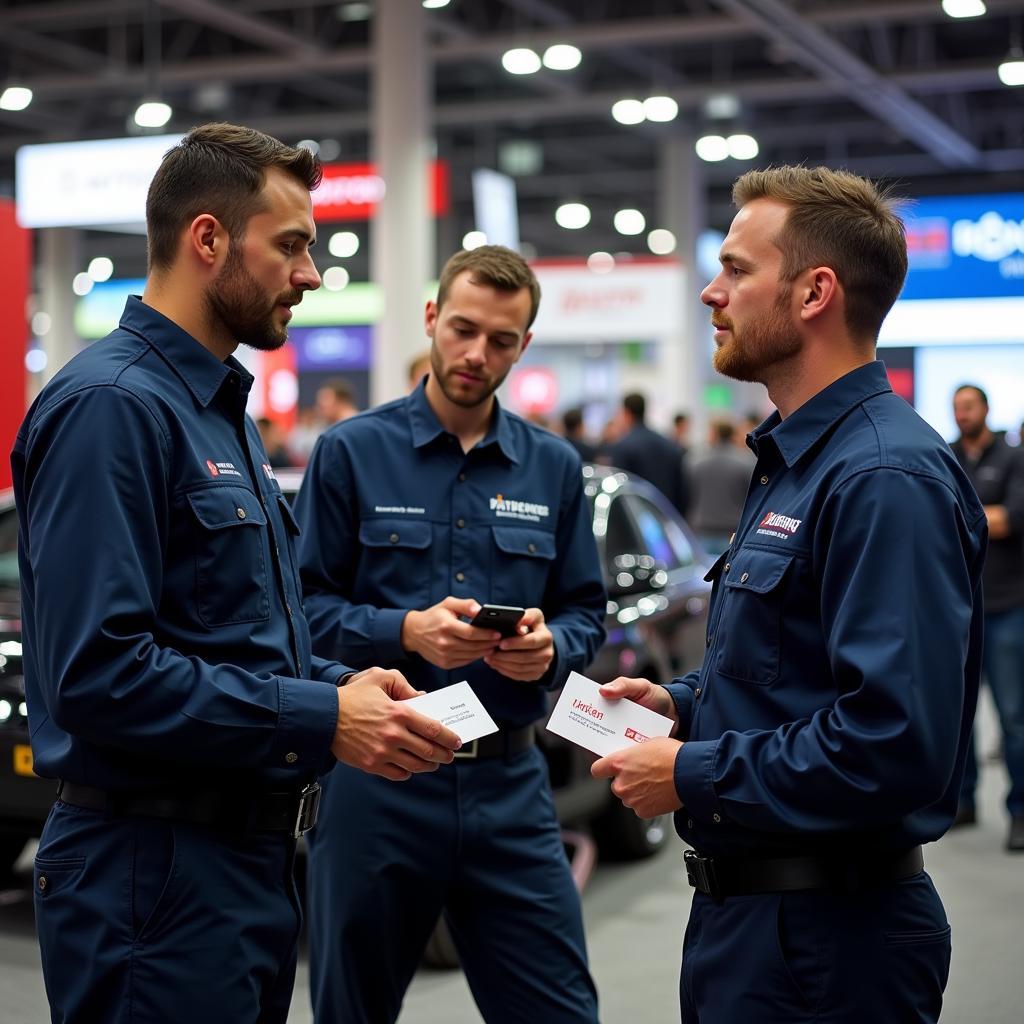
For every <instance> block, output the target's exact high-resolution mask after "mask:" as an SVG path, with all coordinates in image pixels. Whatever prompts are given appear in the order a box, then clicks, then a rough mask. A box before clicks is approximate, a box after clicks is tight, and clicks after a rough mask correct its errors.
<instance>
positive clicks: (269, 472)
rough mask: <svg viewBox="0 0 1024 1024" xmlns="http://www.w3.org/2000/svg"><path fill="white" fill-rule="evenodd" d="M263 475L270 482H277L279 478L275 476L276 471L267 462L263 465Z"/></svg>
mask: <svg viewBox="0 0 1024 1024" xmlns="http://www.w3.org/2000/svg"><path fill="white" fill-rule="evenodd" d="M263 473H264V475H265V476H266V478H267V479H268V480H276V479H277V477H276V476H275V475H274V469H273V467H272V466H270V465H268V464H267V463H266V462H264V463H263Z"/></svg>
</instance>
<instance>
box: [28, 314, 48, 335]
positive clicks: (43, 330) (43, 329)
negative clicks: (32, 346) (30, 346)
mask: <svg viewBox="0 0 1024 1024" xmlns="http://www.w3.org/2000/svg"><path fill="white" fill-rule="evenodd" d="M52 326H53V317H51V316H50V314H49V313H45V312H43V310H39V312H38V313H33V314H32V333H33V334H34V335H35V336H36V337H37V338H41V337H42V336H43V335H44V334H49V333H50V328H51V327H52Z"/></svg>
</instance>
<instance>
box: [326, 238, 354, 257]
mask: <svg viewBox="0 0 1024 1024" xmlns="http://www.w3.org/2000/svg"><path fill="white" fill-rule="evenodd" d="M327 251H328V252H329V253H330V254H331V255H332V256H337V257H338V259H339V260H345V259H348V257H349V256H355V254H356V253H357V252H359V236H358V235H357V234H356V233H355V232H354V231H335V232H334V234H333V235H331V237H330V238H329V239H327Z"/></svg>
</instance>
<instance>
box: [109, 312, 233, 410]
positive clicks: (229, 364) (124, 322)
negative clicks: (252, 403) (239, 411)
mask: <svg viewBox="0 0 1024 1024" xmlns="http://www.w3.org/2000/svg"><path fill="white" fill-rule="evenodd" d="M121 327H122V328H123V329H124V330H126V331H131V332H132V334H137V335H138V336H139V337H141V338H144V339H145V340H146V341H147V342H149V344H150V345H152V346H153V348H155V349H156V350H157V351H158V352H159V353H160V355H162V356H163V357H164V359H165V360H166V361H167V363H168V364H169V365H170V367H171V369H172V370H174V372H175V373H176V374H177V375H178V376H179V377H180V378H181V379H182V381H184V383H185V385H186V386H187V387H188V389H189V390H190V391H191V392H192V394H193V395H195V398H196V401H197V402H199V404H200V405H202V406H203V407H206V406H208V405H209V404H210V402H212V401H213V399H214V396H215V395H216V394H217V392H218V391H219V390H220V389H221V387H222V386H223V385H224V382H225V381H227V380H229V379H231V378H232V376H233V377H234V379H235V380H237V381H238V391H239V393H240V394H242V395H248V393H249V389H250V388H251V387H252V384H253V376H252V374H251V373H249V371H248V370H246V368H245V367H244V366H243V365H242V364H241V363H240V362H239V361H238V360H237V359H236V358H235V357H234V356H228V358H227V359H226V360H225V361H224V362H221V361H220V360H219V359H218V358H217V357H216V356H215V355H214V354H213V353H212V352H211V351H210V350H209V349H208V348H206V347H205V346H204V345H202V344H200V343H199V342H198V341H196V339H195V338H193V337H192V335H191V334H189V333H188V332H187V331H185V330H183V329H182V328H181V327H179V326H178V325H177V324H176V323H175V322H174V321H173V320H169V319H168V318H167V317H165V316H164V315H163V313H159V312H157V311H156V310H155V309H153V307H152V306H147V305H146V304H145V303H144V302H143V301H142V299H141V298H140V297H139V296H137V295H129V296H128V301H127V303H125V307H124V312H123V313H122V314H121Z"/></svg>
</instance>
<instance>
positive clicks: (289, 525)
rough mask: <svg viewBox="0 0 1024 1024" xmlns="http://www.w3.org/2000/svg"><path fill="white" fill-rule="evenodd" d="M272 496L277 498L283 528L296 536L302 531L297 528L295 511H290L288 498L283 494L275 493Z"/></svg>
mask: <svg viewBox="0 0 1024 1024" xmlns="http://www.w3.org/2000/svg"><path fill="white" fill-rule="evenodd" d="M274 497H276V498H277V507H278V509H280V511H281V518H282V519H283V520H284V525H285V528H286V529H288V530H290V531H291V532H292V533H293V534H294V535H295V536H296V537H297V536H298V535H299V534H300V533H301V532H302V531H301V530H300V529H299V521H298V520H297V519H296V518H295V513H294V512H293V511H292V507H291V505H290V504H289V503H288V499H287V498H286V497H285V496H284V495H283V494H276V495H274Z"/></svg>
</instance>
